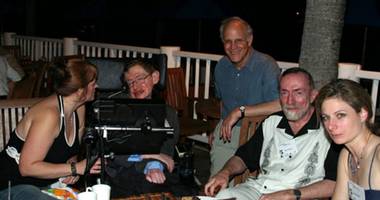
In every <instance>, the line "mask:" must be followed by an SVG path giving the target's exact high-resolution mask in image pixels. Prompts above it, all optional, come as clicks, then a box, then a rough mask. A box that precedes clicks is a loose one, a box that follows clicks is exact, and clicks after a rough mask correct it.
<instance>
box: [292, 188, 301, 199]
mask: <svg viewBox="0 0 380 200" xmlns="http://www.w3.org/2000/svg"><path fill="white" fill-rule="evenodd" d="M293 194H294V196H296V200H300V199H301V191H300V190H298V189H294V190H293Z"/></svg>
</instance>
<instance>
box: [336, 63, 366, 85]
mask: <svg viewBox="0 0 380 200" xmlns="http://www.w3.org/2000/svg"><path fill="white" fill-rule="evenodd" d="M360 69H361V66H360V65H359V64H355V63H339V67H338V78H345V79H350V80H353V81H356V82H359V78H358V77H357V76H356V75H355V73H356V71H357V70H360Z"/></svg>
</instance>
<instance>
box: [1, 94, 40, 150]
mask: <svg viewBox="0 0 380 200" xmlns="http://www.w3.org/2000/svg"><path fill="white" fill-rule="evenodd" d="M41 100H42V99H41V98H31V99H10V100H0V151H1V150H3V149H4V146H5V145H6V143H7V142H8V140H9V136H10V134H11V132H12V131H13V130H14V129H15V128H16V126H17V123H18V122H19V121H20V120H21V119H22V117H23V116H24V115H25V113H26V111H27V110H28V109H29V108H30V107H31V106H32V105H34V104H36V103H37V102H39V101H41Z"/></svg>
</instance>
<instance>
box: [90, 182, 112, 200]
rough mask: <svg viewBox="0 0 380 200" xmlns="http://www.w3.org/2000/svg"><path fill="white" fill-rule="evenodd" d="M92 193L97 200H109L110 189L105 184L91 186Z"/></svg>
mask: <svg viewBox="0 0 380 200" xmlns="http://www.w3.org/2000/svg"><path fill="white" fill-rule="evenodd" d="M92 191H94V192H95V193H96V195H97V197H98V198H97V200H110V196H111V187H110V186H109V185H106V184H97V185H93V186H92Z"/></svg>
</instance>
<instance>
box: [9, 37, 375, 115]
mask: <svg viewBox="0 0 380 200" xmlns="http://www.w3.org/2000/svg"><path fill="white" fill-rule="evenodd" d="M2 39H3V41H2V44H3V45H19V46H20V47H21V54H22V56H28V57H30V58H31V59H32V60H38V59H40V58H41V57H43V58H45V59H46V60H51V59H53V58H54V57H56V56H62V55H73V54H82V55H85V56H86V57H151V56H152V55H153V54H159V53H165V54H167V55H168V67H169V68H170V67H183V68H184V69H185V75H186V77H185V79H186V92H187V95H189V96H194V97H203V98H206V99H207V98H209V96H210V88H212V85H211V84H212V83H213V81H212V80H211V79H212V73H213V69H214V67H215V65H216V63H217V62H218V60H219V59H220V58H222V55H217V54H207V53H198V52H188V51H181V49H180V47H167V46H163V47H160V48H147V47H137V46H128V45H118V44H107V43H97V42H87V41H79V40H78V39H77V38H63V39H51V38H41V37H30V36H20V35H16V34H15V33H4V34H3V35H2ZM278 64H279V66H280V68H281V69H282V70H285V69H287V68H290V67H297V66H298V63H293V62H283V61H278ZM338 74H339V75H338V76H339V78H349V79H353V80H356V81H358V80H359V79H367V80H371V82H372V83H371V97H372V101H373V104H374V105H375V106H374V111H376V107H379V105H378V103H377V96H378V92H379V88H378V87H379V80H380V72H372V71H365V70H361V66H360V65H358V64H352V63H340V64H339V73H338ZM200 90H202V91H200ZM377 110H380V109H377Z"/></svg>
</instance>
